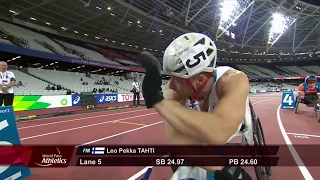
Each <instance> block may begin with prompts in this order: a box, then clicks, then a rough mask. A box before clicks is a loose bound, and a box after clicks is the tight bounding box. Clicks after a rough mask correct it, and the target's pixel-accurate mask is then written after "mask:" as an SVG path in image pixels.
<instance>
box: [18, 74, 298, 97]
mask: <svg viewBox="0 0 320 180" xmlns="http://www.w3.org/2000/svg"><path fill="white" fill-rule="evenodd" d="M12 71H13V72H14V73H15V75H16V78H17V79H18V81H21V83H22V84H21V85H17V87H15V88H16V94H17V95H62V94H66V93H67V89H70V90H71V91H72V92H74V93H81V92H92V91H93V89H94V88H95V89H97V92H95V93H96V94H99V93H130V90H131V88H132V84H131V83H132V80H130V79H126V78H124V77H121V76H108V75H99V74H91V78H89V77H86V75H85V73H77V72H68V71H57V70H55V71H54V70H48V69H36V68H28V71H29V73H30V74H26V73H23V72H21V71H18V70H12ZM103 79H104V80H105V81H106V82H108V84H103V82H101V81H102V80H103ZM81 80H82V81H81ZM84 82H87V83H88V84H83V83H84ZM167 82H168V80H164V81H163V85H162V88H163V87H164V85H165V84H166V83H167ZM48 85H49V86H50V88H51V89H49V90H48V89H46V88H47V86H48ZM59 85H60V86H61V89H60V90H57V86H59ZM250 85H251V89H252V90H260V91H269V92H270V91H271V92H272V91H279V90H287V89H294V88H296V85H290V84H285V83H275V82H251V83H250ZM53 86H54V87H55V90H52V87H53ZM99 89H101V90H102V89H104V90H102V91H100V92H99V91H98V90H99Z"/></svg>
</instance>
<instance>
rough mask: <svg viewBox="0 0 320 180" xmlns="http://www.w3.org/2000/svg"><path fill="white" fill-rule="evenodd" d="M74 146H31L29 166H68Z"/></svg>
mask: <svg viewBox="0 0 320 180" xmlns="http://www.w3.org/2000/svg"><path fill="white" fill-rule="evenodd" d="M73 151H74V146H58V147H57V146H36V147H32V155H31V158H30V161H31V162H33V163H32V164H29V166H30V167H68V165H69V163H70V160H71V158H72V154H73Z"/></svg>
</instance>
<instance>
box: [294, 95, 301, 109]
mask: <svg viewBox="0 0 320 180" xmlns="http://www.w3.org/2000/svg"><path fill="white" fill-rule="evenodd" d="M299 103H300V97H299V96H297V97H296V102H295V105H294V113H297V111H298V107H299Z"/></svg>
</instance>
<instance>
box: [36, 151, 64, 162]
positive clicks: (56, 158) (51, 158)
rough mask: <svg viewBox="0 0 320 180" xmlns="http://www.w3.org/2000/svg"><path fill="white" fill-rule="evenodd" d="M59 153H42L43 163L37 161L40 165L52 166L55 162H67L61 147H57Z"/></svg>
mask: <svg viewBox="0 0 320 180" xmlns="http://www.w3.org/2000/svg"><path fill="white" fill-rule="evenodd" d="M56 149H57V151H58V153H57V154H42V161H41V163H35V164H36V165H38V166H52V165H53V164H66V163H67V159H63V158H62V155H61V153H60V150H59V148H57V147H56Z"/></svg>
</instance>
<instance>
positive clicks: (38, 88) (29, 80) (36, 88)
mask: <svg viewBox="0 0 320 180" xmlns="http://www.w3.org/2000/svg"><path fill="white" fill-rule="evenodd" d="M11 71H12V72H13V73H14V74H15V76H16V78H17V81H18V83H17V85H16V87H15V92H16V93H15V94H16V95H57V94H66V90H61V91H48V90H46V89H45V87H46V86H47V85H48V83H47V82H45V81H42V80H39V79H37V78H35V77H33V76H30V75H28V74H26V73H23V72H21V71H18V70H11ZM20 81H21V84H19V82H20Z"/></svg>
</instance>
